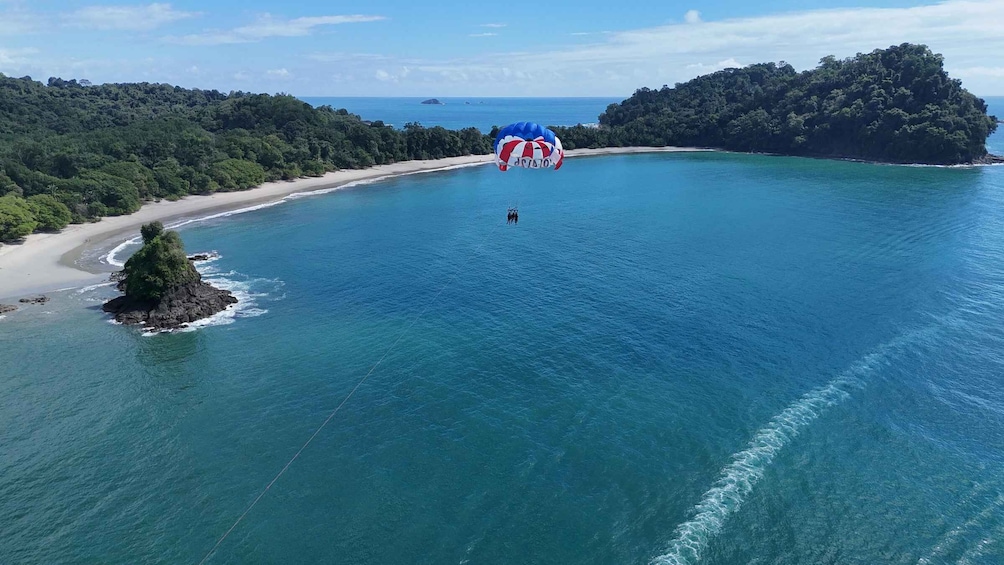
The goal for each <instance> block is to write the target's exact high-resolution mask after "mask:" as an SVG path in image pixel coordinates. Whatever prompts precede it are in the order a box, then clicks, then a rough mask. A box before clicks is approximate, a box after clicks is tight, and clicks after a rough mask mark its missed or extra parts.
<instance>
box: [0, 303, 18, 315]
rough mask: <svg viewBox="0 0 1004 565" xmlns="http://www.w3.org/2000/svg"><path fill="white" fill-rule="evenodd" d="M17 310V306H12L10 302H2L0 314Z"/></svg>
mask: <svg viewBox="0 0 1004 565" xmlns="http://www.w3.org/2000/svg"><path fill="white" fill-rule="evenodd" d="M14 310H17V306H12V305H10V304H0V314H6V313H7V312H13V311H14Z"/></svg>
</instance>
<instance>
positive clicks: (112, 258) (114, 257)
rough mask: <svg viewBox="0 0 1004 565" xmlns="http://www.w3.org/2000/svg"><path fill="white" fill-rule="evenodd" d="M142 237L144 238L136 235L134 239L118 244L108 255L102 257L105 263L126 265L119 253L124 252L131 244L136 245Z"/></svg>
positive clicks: (117, 265) (118, 265) (119, 265)
mask: <svg viewBox="0 0 1004 565" xmlns="http://www.w3.org/2000/svg"><path fill="white" fill-rule="evenodd" d="M140 239H142V238H141V237H140V236H136V237H134V238H132V239H128V240H126V241H123V242H122V243H120V244H118V245H116V246H115V247H114V248H113V249H112V250H111V251H109V252H108V254H107V255H105V256H104V257H102V259H103V260H104V262H105V263H108V264H109V265H113V266H115V267H120V268H121V267H125V261H120V260H119V258H118V254H119V253H122V251H124V250H125V248H126V247H129V246H130V245H136V244H137V243H139V240H140Z"/></svg>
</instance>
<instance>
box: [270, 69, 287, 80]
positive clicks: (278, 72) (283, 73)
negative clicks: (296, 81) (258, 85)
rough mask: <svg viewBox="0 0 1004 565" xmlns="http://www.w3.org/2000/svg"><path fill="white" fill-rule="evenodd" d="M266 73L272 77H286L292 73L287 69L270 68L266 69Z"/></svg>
mask: <svg viewBox="0 0 1004 565" xmlns="http://www.w3.org/2000/svg"><path fill="white" fill-rule="evenodd" d="M265 74H266V75H268V76H270V77H272V78H286V77H288V76H289V75H290V72H289V71H288V70H286V69H269V70H267V71H265Z"/></svg>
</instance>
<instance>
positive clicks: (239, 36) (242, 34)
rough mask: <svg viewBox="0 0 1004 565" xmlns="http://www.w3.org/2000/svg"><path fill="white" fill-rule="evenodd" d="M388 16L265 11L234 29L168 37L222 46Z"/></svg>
mask: <svg viewBox="0 0 1004 565" xmlns="http://www.w3.org/2000/svg"><path fill="white" fill-rule="evenodd" d="M383 19H386V18H384V17H383V16H364V15H349V16H311V17H304V18H294V19H292V20H283V19H278V18H274V17H272V16H271V15H270V14H265V15H263V16H261V17H259V18H258V20H257V21H256V22H255V23H253V24H250V25H246V26H241V27H238V28H234V29H232V30H225V31H221V30H217V31H207V32H204V33H198V34H192V35H183V36H181V37H168V38H167V39H168V40H169V41H172V42H174V43H182V44H185V45H223V44H228V43H251V42H255V41H261V40H263V39H267V38H269V37H302V36H305V35H310V34H311V33H312V32H313V31H314V28H317V27H320V26H330V25H339V24H353V23H363V22H375V21H379V20H383Z"/></svg>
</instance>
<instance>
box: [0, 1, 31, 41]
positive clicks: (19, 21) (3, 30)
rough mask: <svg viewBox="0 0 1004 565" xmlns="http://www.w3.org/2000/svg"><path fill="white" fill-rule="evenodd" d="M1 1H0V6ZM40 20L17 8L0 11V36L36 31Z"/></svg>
mask: <svg viewBox="0 0 1004 565" xmlns="http://www.w3.org/2000/svg"><path fill="white" fill-rule="evenodd" d="M2 4H3V0H0V5H2ZM39 22H40V19H39V18H38V17H37V16H36V15H34V14H31V13H29V12H27V11H25V10H22V9H21V8H20V7H19V6H17V5H14V6H13V7H12V8H10V9H0V35H22V34H26V33H31V32H33V31H36V30H38V28H39V27H40V26H39Z"/></svg>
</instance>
